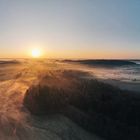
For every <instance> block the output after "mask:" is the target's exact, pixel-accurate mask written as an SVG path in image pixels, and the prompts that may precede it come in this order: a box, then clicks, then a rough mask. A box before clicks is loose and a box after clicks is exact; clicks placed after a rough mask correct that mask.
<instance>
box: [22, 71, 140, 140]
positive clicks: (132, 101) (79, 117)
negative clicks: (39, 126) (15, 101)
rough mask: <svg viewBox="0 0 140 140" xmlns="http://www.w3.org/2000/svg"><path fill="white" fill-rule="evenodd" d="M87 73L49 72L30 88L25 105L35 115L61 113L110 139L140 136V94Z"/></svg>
mask: <svg viewBox="0 0 140 140" xmlns="http://www.w3.org/2000/svg"><path fill="white" fill-rule="evenodd" d="M85 74H86V75H87V73H82V72H77V71H76V72H75V71H56V72H53V73H51V74H49V75H48V74H47V75H46V76H44V77H43V78H42V79H41V81H40V83H39V84H38V85H36V86H32V87H31V88H30V89H29V90H27V92H26V94H25V97H24V105H25V106H26V107H27V108H28V109H29V111H30V112H31V113H32V114H34V115H39V116H40V115H48V114H58V113H61V114H63V115H65V116H67V117H68V118H70V119H71V120H72V121H74V122H76V123H77V124H78V125H79V126H81V127H83V128H84V129H86V130H88V131H89V132H91V133H95V134H97V135H98V136H101V137H103V138H105V139H107V140H118V139H120V140H139V139H140V111H139V109H140V94H138V93H132V92H129V91H123V90H120V89H118V88H115V87H113V86H110V85H108V84H104V83H101V82H99V81H97V80H87V79H84V78H82V76H85Z"/></svg>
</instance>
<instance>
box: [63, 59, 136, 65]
mask: <svg viewBox="0 0 140 140" xmlns="http://www.w3.org/2000/svg"><path fill="white" fill-rule="evenodd" d="M64 62H74V63H80V64H86V65H92V66H109V67H111V66H113V67H115V66H127V65H136V63H135V62H131V61H127V60H92V59H87V60H64Z"/></svg>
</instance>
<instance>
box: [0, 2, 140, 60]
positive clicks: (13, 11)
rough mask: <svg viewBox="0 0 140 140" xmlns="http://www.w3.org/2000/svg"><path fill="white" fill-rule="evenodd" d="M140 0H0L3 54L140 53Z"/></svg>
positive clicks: (81, 55)
mask: <svg viewBox="0 0 140 140" xmlns="http://www.w3.org/2000/svg"><path fill="white" fill-rule="evenodd" d="M139 13H140V1H139V0H0V57H27V56H28V55H27V54H28V53H27V52H28V51H29V50H31V49H32V48H34V47H39V48H41V49H43V51H44V52H45V56H46V57H59V58H63V57H64V58H65V57H67V58H140V16H139Z"/></svg>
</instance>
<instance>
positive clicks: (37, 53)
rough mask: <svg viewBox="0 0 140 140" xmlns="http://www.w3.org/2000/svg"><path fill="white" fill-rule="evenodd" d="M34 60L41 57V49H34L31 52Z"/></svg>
mask: <svg viewBox="0 0 140 140" xmlns="http://www.w3.org/2000/svg"><path fill="white" fill-rule="evenodd" d="M31 55H32V57H33V58H39V57H41V50H40V49H33V50H32V52H31Z"/></svg>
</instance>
